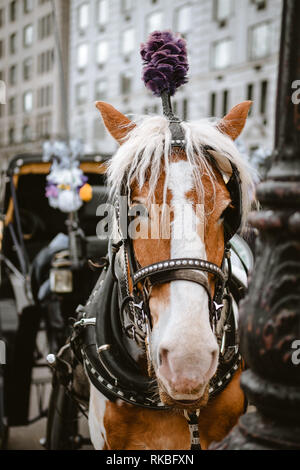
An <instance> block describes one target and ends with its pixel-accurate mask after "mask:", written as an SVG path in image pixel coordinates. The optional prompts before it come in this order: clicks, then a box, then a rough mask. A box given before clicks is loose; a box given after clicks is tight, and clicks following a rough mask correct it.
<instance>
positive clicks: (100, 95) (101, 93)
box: [95, 79, 108, 100]
mask: <svg viewBox="0 0 300 470" xmlns="http://www.w3.org/2000/svg"><path fill="white" fill-rule="evenodd" d="M107 88H108V86H107V80H106V79H101V80H98V81H97V82H96V83H95V100H103V99H105V98H106V97H107Z"/></svg>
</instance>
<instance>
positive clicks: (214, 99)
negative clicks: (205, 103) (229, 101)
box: [210, 93, 217, 117]
mask: <svg viewBox="0 0 300 470" xmlns="http://www.w3.org/2000/svg"><path fill="white" fill-rule="evenodd" d="M216 108H217V95H216V93H211V95H210V115H211V116H212V117H215V116H216Z"/></svg>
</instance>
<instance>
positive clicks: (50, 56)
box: [38, 49, 54, 74]
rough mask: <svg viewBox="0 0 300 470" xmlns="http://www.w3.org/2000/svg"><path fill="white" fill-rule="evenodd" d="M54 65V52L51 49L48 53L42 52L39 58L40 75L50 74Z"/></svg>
mask: <svg viewBox="0 0 300 470" xmlns="http://www.w3.org/2000/svg"><path fill="white" fill-rule="evenodd" d="M53 64H54V50H53V49H49V50H48V51H45V52H42V54H40V55H39V56H38V73H39V74H43V73H47V72H50V70H52V68H53Z"/></svg>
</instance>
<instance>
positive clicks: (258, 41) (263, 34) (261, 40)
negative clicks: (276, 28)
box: [250, 22, 272, 60]
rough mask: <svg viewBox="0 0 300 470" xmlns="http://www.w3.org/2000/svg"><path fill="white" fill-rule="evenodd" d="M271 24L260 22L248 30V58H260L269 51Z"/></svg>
mask: <svg viewBox="0 0 300 470" xmlns="http://www.w3.org/2000/svg"><path fill="white" fill-rule="evenodd" d="M271 41H272V38H271V24H270V23H269V22H264V23H261V24H259V25H257V26H254V27H253V28H251V30H250V59H252V60H255V59H261V58H263V57H266V56H268V55H269V54H270V53H271V45H272V42H271Z"/></svg>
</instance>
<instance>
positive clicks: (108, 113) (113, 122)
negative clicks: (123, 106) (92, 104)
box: [96, 101, 135, 145]
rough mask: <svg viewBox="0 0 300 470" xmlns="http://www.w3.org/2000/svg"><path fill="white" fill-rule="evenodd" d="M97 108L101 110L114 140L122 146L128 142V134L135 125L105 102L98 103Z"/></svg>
mask: <svg viewBox="0 0 300 470" xmlns="http://www.w3.org/2000/svg"><path fill="white" fill-rule="evenodd" d="M96 107H97V108H98V109H99V111H100V113H101V115H102V119H103V121H104V124H105V127H106V128H107V130H108V132H109V133H110V134H111V135H112V136H113V138H114V139H116V141H117V142H118V143H119V144H120V145H121V144H122V143H123V142H124V140H126V136H127V134H128V133H129V132H130V131H131V130H132V129H133V128H134V127H135V125H134V124H133V123H132V122H131V121H130V119H128V118H127V117H126V116H124V114H122V113H120V112H119V111H117V110H116V109H115V108H114V107H113V106H111V105H110V104H108V103H104V102H103V101H98V102H97V103H96Z"/></svg>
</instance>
